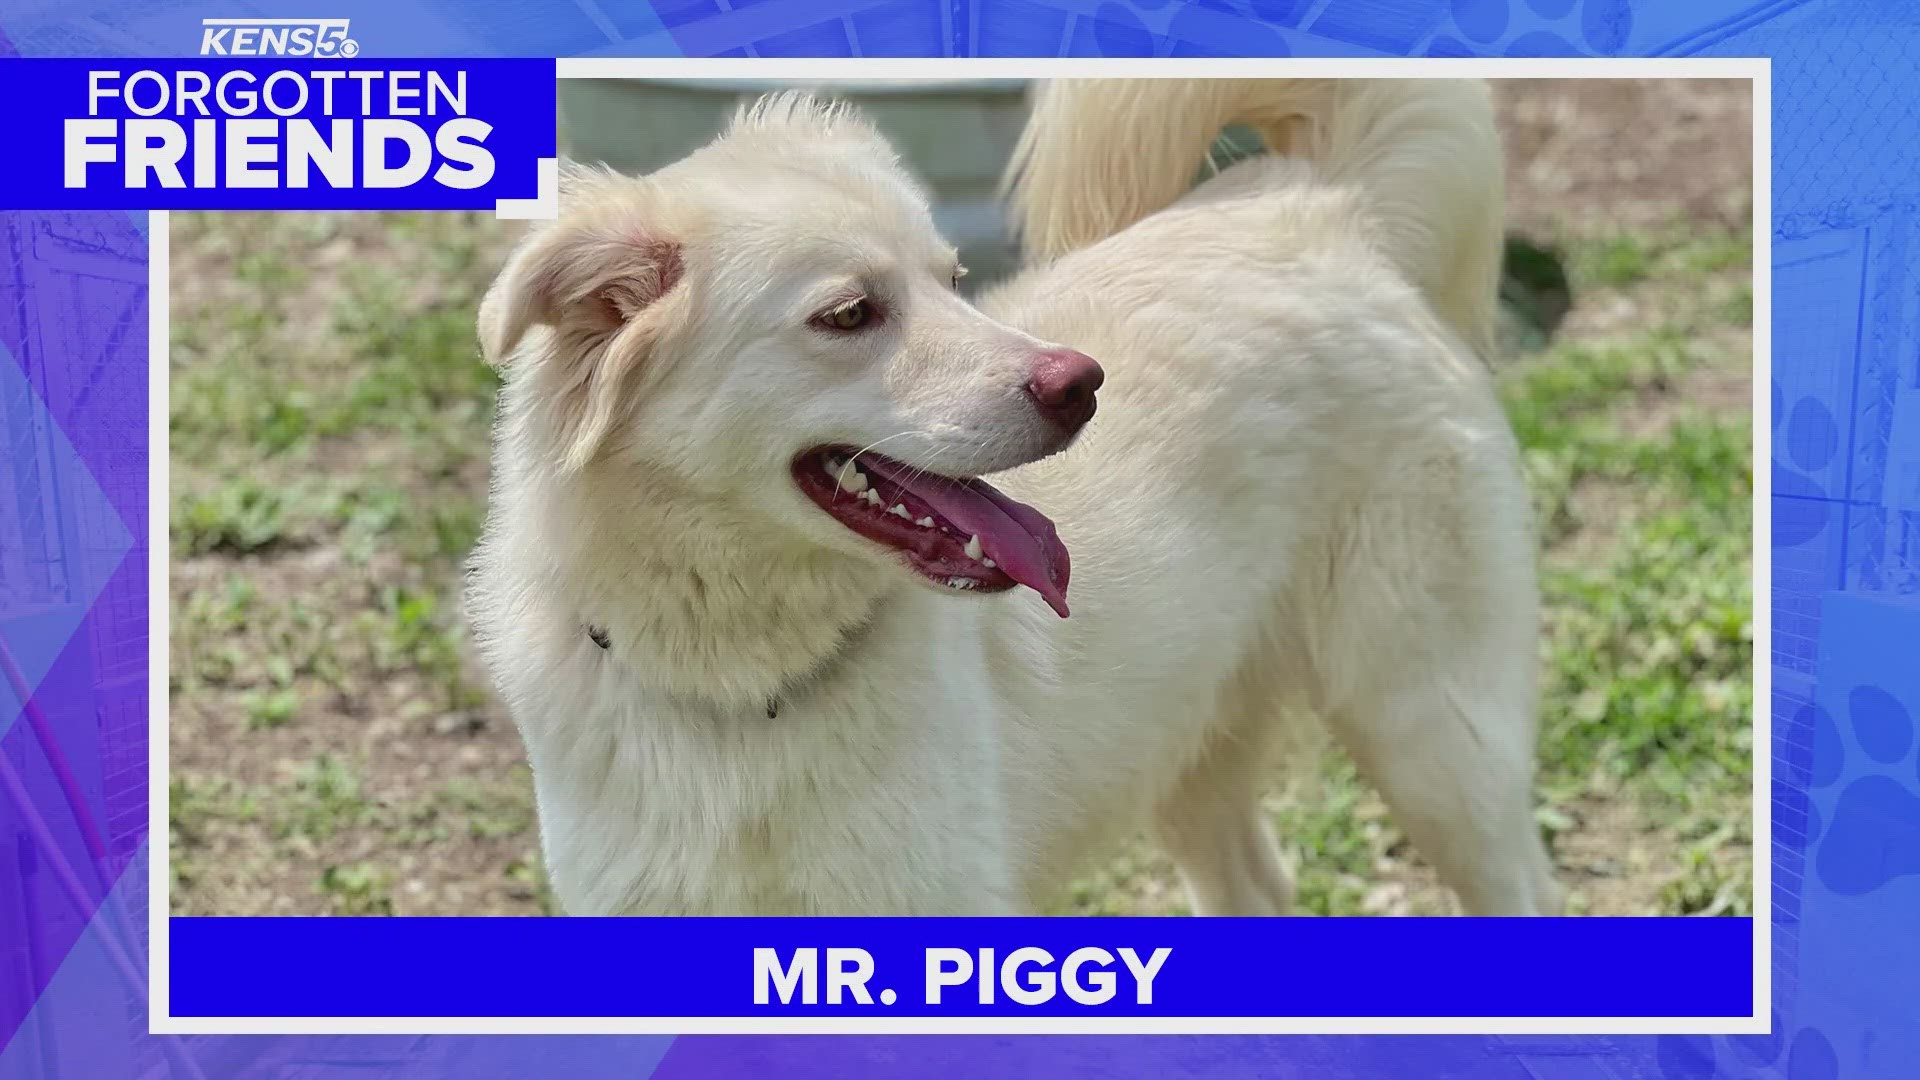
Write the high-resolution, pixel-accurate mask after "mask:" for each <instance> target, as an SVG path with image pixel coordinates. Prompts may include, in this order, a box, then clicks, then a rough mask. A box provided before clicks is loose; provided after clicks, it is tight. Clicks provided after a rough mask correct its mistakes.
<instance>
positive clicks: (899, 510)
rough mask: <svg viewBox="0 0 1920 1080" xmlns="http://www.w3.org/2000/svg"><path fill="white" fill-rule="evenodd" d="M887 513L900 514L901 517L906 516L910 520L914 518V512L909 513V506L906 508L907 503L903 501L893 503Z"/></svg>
mask: <svg viewBox="0 0 1920 1080" xmlns="http://www.w3.org/2000/svg"><path fill="white" fill-rule="evenodd" d="M887 513H889V514H898V515H900V516H901V517H903V518H906V519H907V520H908V521H912V520H913V515H912V514H909V513H907V508H906V506H905V505H903V504H901V503H894V504H893V505H892V506H890V507H888V508H887Z"/></svg>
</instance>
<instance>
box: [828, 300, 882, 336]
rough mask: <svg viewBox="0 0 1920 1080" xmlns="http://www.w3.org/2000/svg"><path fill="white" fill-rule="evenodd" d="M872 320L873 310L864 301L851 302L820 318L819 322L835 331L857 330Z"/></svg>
mask: <svg viewBox="0 0 1920 1080" xmlns="http://www.w3.org/2000/svg"><path fill="white" fill-rule="evenodd" d="M872 318H873V308H872V307H871V306H870V305H869V304H868V303H867V302H866V301H865V300H852V301H849V302H847V303H845V304H841V305H840V306H839V307H837V308H834V309H833V310H832V311H829V312H827V313H826V314H825V315H822V316H820V322H822V323H824V324H825V325H827V326H830V327H832V328H833V329H835V330H858V329H860V328H861V327H863V326H865V325H867V321H868V320H869V319H872Z"/></svg>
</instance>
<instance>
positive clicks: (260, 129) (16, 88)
mask: <svg viewBox="0 0 1920 1080" xmlns="http://www.w3.org/2000/svg"><path fill="white" fill-rule="evenodd" d="M0 101H6V102H8V103H10V106H11V107H10V109H9V116H8V124H9V140H8V142H9V149H10V151H11V154H10V155H9V157H10V163H9V165H8V167H7V168H6V169H5V170H4V171H0V206H8V207H13V208H17V209H37V210H52V209H63V210H64V209H76V210H77V209H87V210H105V209H126V210H132V209H141V210H492V209H494V208H495V204H496V203H497V202H498V201H499V200H502V199H525V200H531V199H537V198H539V197H540V195H541V192H540V179H539V178H540V174H541V169H540V164H539V163H540V161H541V160H542V159H545V158H553V157H554V156H555V144H556V138H555V130H556V124H557V114H556V107H555V97H554V63H553V61H551V60H518V59H514V60H508V59H486V60H401V59H384V58H383V59H380V60H371V59H365V58H363V59H361V60H358V61H353V60H344V59H312V58H295V57H278V58H273V59H262V58H252V59H233V58H229V57H221V56H207V57H201V58H197V59H192V60H138V61H130V60H112V59H101V60H64V59H63V60H50V59H35V60H12V61H9V62H8V63H6V64H4V65H0Z"/></svg>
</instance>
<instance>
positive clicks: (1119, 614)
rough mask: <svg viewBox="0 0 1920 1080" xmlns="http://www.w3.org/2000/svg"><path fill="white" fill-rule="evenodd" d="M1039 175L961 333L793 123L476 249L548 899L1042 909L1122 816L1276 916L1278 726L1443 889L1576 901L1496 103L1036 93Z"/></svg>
mask: <svg viewBox="0 0 1920 1080" xmlns="http://www.w3.org/2000/svg"><path fill="white" fill-rule="evenodd" d="M1236 121H1237V122H1243V123H1248V124H1251V125H1253V126H1255V127H1257V128H1258V129H1259V130H1261V131H1262V133H1263V134H1264V135H1265V136H1266V139H1267V142H1268V145H1269V146H1270V147H1271V148H1272V149H1273V150H1274V152H1273V153H1272V154H1269V155H1268V156H1265V157H1262V158H1259V159H1256V160H1254V161H1251V162H1247V163H1244V164H1241V165H1238V166H1235V167H1234V168H1231V169H1229V170H1227V171H1226V172H1224V173H1222V174H1221V175H1219V176H1217V177H1215V178H1213V179H1211V180H1209V181H1208V182H1206V183H1205V184H1203V185H1201V186H1200V188H1199V189H1198V190H1197V191H1194V192H1193V193H1191V194H1188V193H1187V188H1188V185H1189V182H1190V180H1191V177H1192V176H1193V174H1194V171H1195V169H1196V168H1197V167H1198V166H1199V165H1200V164H1201V162H1202V161H1203V159H1204V155H1205V152H1206V148H1207V147H1208V145H1209V144H1210V143H1211V141H1212V139H1213V137H1214V135H1215V133H1216V132H1217V131H1218V130H1219V129H1220V127H1221V126H1222V125H1224V124H1226V123H1229V122H1236ZM1019 164H1020V170H1021V172H1020V180H1019V184H1018V186H1017V187H1016V189H1015V196H1016V200H1017V202H1018V204H1019V205H1020V207H1021V209H1022V214H1023V223H1024V226H1025V232H1026V239H1027V244H1028V248H1029V251H1030V252H1031V253H1033V254H1035V255H1037V256H1038V257H1040V258H1041V259H1044V260H1047V263H1046V265H1045V266H1044V267H1043V268H1040V269H1035V270H1032V271H1029V272H1027V273H1025V274H1023V275H1021V276H1020V277H1018V278H1017V279H1016V280H1014V281H1013V282H1011V283H1010V284H1008V285H1006V286H1005V287H1003V288H1001V289H999V290H998V291H996V292H995V293H994V294H993V295H992V296H990V297H989V298H987V299H986V300H985V301H984V302H983V303H982V304H981V306H980V307H979V308H975V307H974V306H972V305H970V304H968V303H967V302H965V301H964V300H963V299H961V298H960V297H959V296H958V295H957V293H956V292H955V291H954V290H953V288H952V285H953V282H954V280H955V277H956V274H957V272H958V270H957V267H956V266H955V265H954V261H953V253H952V249H951V248H950V247H949V246H948V245H946V244H945V243H944V242H943V241H942V240H941V238H940V237H939V235H938V234H937V232H936V231H935V229H934V227H933V225H932V223H931V219H930V216H929V214H928V211H927V207H926V202H925V199H924V196H923V195H922V194H921V192H920V191H919V189H918V188H917V186H916V185H915V184H914V183H913V181H912V180H911V179H910V178H909V177H907V176H906V175H905V174H904V173H903V172H902V171H901V170H900V169H899V168H898V166H897V165H896V164H895V162H894V158H893V155H892V153H891V152H890V151H889V150H888V148H887V147H886V145H885V144H884V142H883V141H882V140H881V138H880V137H879V136H878V135H877V134H876V133H875V132H874V131H873V129H872V128H871V127H869V126H868V125H866V124H865V123H863V122H862V121H861V120H860V119H859V118H858V117H857V116H855V115H852V114H850V113H849V112H847V111H845V110H842V109H838V108H832V107H826V106H822V105H819V104H817V103H815V102H813V101H811V100H809V99H806V98H803V97H794V96H781V97H777V98H774V99H771V100H769V101H766V102H763V103H762V104H760V105H759V106H757V107H755V108H754V109H752V110H750V111H748V112H746V113H744V114H743V115H742V116H741V117H740V118H739V119H738V120H736V122H735V123H734V125H733V126H732V127H731V128H730V129H729V131H728V132H727V133H725V134H724V135H723V136H722V137H721V138H719V139H718V140H716V141H715V142H714V143H713V144H712V145H710V146H708V147H707V148H705V149H703V150H701V151H699V152H697V153H696V154H694V155H692V156H691V157H689V158H688V159H686V160H685V161H682V162H680V163H677V164H675V165H673V166H670V167H668V168H667V169H664V170H662V171H660V172H659V173H656V174H654V175H652V176H649V177H645V178H641V179H633V178H626V177H620V176H615V175H611V174H605V173H595V172H578V171H576V172H573V173H570V175H569V177H568V180H567V183H566V185H565V188H564V190H563V198H562V205H563V216H562V218H561V219H560V220H559V221H558V222H557V223H555V224H553V225H551V226H548V227H546V228H544V229H542V230H541V231H539V232H538V233H536V234H535V235H534V236H532V237H531V238H530V239H529V240H528V241H527V242H526V243H525V244H523V245H522V247H521V249H520V250H519V251H518V252H517V253H516V254H515V256H514V258H513V260H512V261H511V263H510V264H509V265H508V267H507V268H506V269H505V270H504V271H503V272H502V274H501V276H500V279H499V281H498V282H497V283H496V285H495V287H494V289H493V291H492V292H491V293H490V294H489V297H488V300H487V303H486V305H485V307H484V309H483V311H482V315H481V336H482V341H483V344H484V346H485V348H486V351H487V353H488V355H489V357H490V358H492V359H493V360H495V361H496V362H500V363H504V364H506V365H507V369H508V378H507V383H506V387H505V390H504V391H503V396H502V409H501V420H500V425H499V433H498V437H497V445H496V453H495V477H494V496H493V502H492V508H491V513H490V516H489V521H488V526H487V532H486V536H485V539H484V542H483V544H482V547H481V549H480V551H479V552H478V553H477V554H476V557H475V562H474V571H473V576H472V582H471V587H470V594H469V606H470V611H471V614H472V619H473V622H474V625H475V627H476V630H477V636H478V638H479V640H480V642H481V645H482V649H483V652H484V655H485V658H486V661H487V663H488V665H489V666H490V668H491V669H492V671H493V673H494V676H495V679H496V682H497V683H498V686H499V688H500V691H501V693H502V695H503V696H504V698H505V700H506V702H507V704H508V706H509V708H510V709H511V711H512V713H513V715H514V717H515V720H516V721H517V723H518V724H519V726H520V729H521V731H522V733H523V736H524V738H525V741H526V744H527V750H528V753H529V756H530V758H531V760H532V763H533V768H534V776H535V781H536V785H537V790H538V799H539V810H540V821H541V835H542V841H543V845H544V848H545V853H546V858H547V863H548V868H549V871H550V874H551V877H552V881H553V885H554V889H555V891H556V894H557V895H558V897H559V899H560V901H561V903H562V904H563V906H564V907H565V909H566V910H567V911H568V912H570V913H573V914H666V915H670V914H734V913H745V914H857V915H899V914H1000V913H1020V912H1031V911H1037V910H1042V909H1044V908H1045V907H1046V906H1047V905H1048V904H1049V902H1050V901H1052V900H1053V899H1054V898H1055V897H1056V896H1057V894H1058V892H1059V890H1060V889H1061V888H1062V887H1063V886H1065V885H1066V884H1067V883H1068V882H1069V881H1070V880H1071V879H1072V877H1073V875H1074V874H1075V872H1076V871H1078V870H1080V869H1082V868H1083V867H1084V866H1085V865H1086V863H1087V861H1088V860H1090V859H1095V858H1098V857H1099V856H1100V855H1101V854H1102V853H1104V852H1107V851H1109V850H1110V849H1111V846H1112V845H1113V844H1115V843H1116V842H1118V841H1120V840H1123V839H1124V838H1126V837H1127V836H1129V835H1132V834H1133V833H1135V832H1137V831H1139V830H1141V829H1143V828H1145V829H1148V830H1150V831H1151V833H1152V834H1153V835H1154V836H1155V837H1157V838H1158V840H1159V841H1160V842H1161V843H1162V844H1163V845H1164V846H1165V848H1166V849H1167V851H1168V852H1169V854H1170V855H1171V856H1172V857H1173V859H1174V861H1175V862H1176V863H1177V864H1178V866H1179V868H1180V872H1181V874H1182V877H1183V878H1184V880H1185V883H1186V885H1187V888H1188V891H1189V893H1190V895H1191V898H1192V900H1193V905H1194V908H1195V909H1196V910H1197V911H1199V912H1201V913H1203V914H1234V915H1265V914H1278V913H1281V912H1283V911H1285V910H1286V908H1287V905H1288V901H1289V894H1290V886H1289V883H1288V879H1287V875H1286V873H1285V871H1284V869H1283V867H1282V863H1281V860H1280V857H1279V854H1278V850H1277V847H1276V843H1275V839H1274V837H1273V836H1272V835H1271V833H1270V830H1269V826H1268V824H1267V821H1266V818H1265V815H1264V814H1263V812H1262V811H1261V808H1260V805H1259V799H1260V796H1261V793H1262V790H1263V787H1264V786H1265V784H1266V783H1267V782H1268V781H1269V780H1270V778H1271V776H1272V775H1273V769H1274V765H1275V762H1274V760H1273V758H1274V755H1275V751H1276V749H1277V748H1278V747H1279V746H1280V744H1281V743H1282V741H1283V736H1284V735H1285V733H1286V725H1287V724H1288V723H1291V722H1293V721H1290V720H1289V719H1288V717H1289V715H1290V714H1293V713H1294V712H1296V709H1295V707H1296V706H1298V711H1300V712H1305V713H1312V714H1316V715H1317V716H1318V717H1319V718H1321V719H1322V720H1323V721H1324V722H1325V723H1326V725H1327V726H1328V727H1329V728H1330V729H1331V730H1332V731H1333V732H1334V734H1335V735H1336V736H1337V737H1338V738H1339V739H1340V740H1341V741H1342V743H1343V744H1344V745H1345V746H1346V747H1347V748H1348V749H1349V750H1351V751H1352V752H1353V754H1354V755H1355V757H1356V758H1357V759H1358V760H1359V761H1360V763H1361V764H1362V766H1363V768H1364V769H1365V771H1366V773H1367V774H1368V776H1369V777H1370V778H1371V779H1372V780H1373V781H1374V782H1375V783H1376V784H1377V785H1378V786H1379V787H1380V789H1381V791H1382V792H1383V794H1384V795H1385V797H1386V799H1387V801H1388V803H1389V804H1390V805H1391V807H1392V809H1393V812H1394V813H1395V815H1396V817H1397V819H1398V821H1399V822H1400V823H1401V825H1402V826H1403V827H1404V828H1405V829H1406V831H1407V832H1408V834H1409V835H1410V836H1411V837H1412V839H1413V841H1414V842H1415V844H1416V845H1417V846H1418V848H1419V850H1420V851H1421V852H1422V853H1423V854H1424V855H1425V857H1426V858H1427V859H1428V860H1429V861H1431V862H1432V863H1433V864H1434V865H1435V866H1436V867H1438V869H1439V871H1440V874H1441V876H1442V878H1443V879H1444V880H1445V881H1446V882H1447V883H1448V884H1449V885H1451V886H1452V887H1453V888H1454V889H1455V890H1456V891H1457V892H1458V893H1459V895H1460V897H1461V898H1462V900H1463V903H1464V906H1465V908H1466V909H1467V910H1468V911H1469V912H1472V913H1478V914H1542V913H1552V912H1555V911H1557V909H1558V906H1559V889H1558V887H1557V886H1556V885H1555V883H1554V882H1553V880H1552V876H1551V873H1550V866H1549V863H1548V860H1547V857H1546V854H1545V852H1544V850H1543V848H1542V845H1541V843H1540V840H1539V838H1538V835H1537V832H1536V829H1535V826H1534V823H1533V815H1532V813H1531V806H1530V795H1529V787H1530V780H1531V774H1532V764H1533V742H1534V710H1535V690H1534V681H1535V663H1536V658H1535V656H1536V654H1535V650H1536V634H1537V628H1536V619H1537V612H1536V602H1535V596H1534V579H1533V567H1532V544H1531V539H1530V535H1529V528H1528V511H1527V500H1526V494H1525V490H1524V487H1523V486H1522V482H1521V476H1520V471H1519V467H1518V463H1517V460H1516V453H1515V448H1514V445H1513V441H1512V438H1511V435H1510V433H1509V431H1508V429H1507V425H1506V422H1505V420H1504V418H1503V416H1502V414H1501V411H1500V408H1499V406H1498V404H1497V402H1496V400H1495V398H1494V395H1493V392H1492V389H1491V385H1490V381H1489V379H1488V376H1487V373H1486V368H1485V365H1484V363H1483V358H1484V354H1485V351H1486V349H1487V348H1488V341H1489V339H1490V337H1491V326H1492V318H1493V312H1494V290H1495V286H1496V273H1497V267H1498V259H1499V247H1500V171H1501V161H1500V153H1499V146H1498V141H1497V139H1496V137H1495V135H1494V132H1493V127H1492V120H1491V111H1490V108H1489V105H1488V102H1487V98H1486V91H1485V89H1484V87H1482V86H1479V85H1478V84H1472V83H1456V82H1434V81H1418V82H1405V83H1400V82H1392V83H1377V82H1365V83H1363V82H1303V81H1285V80H1263V81H1225V80H1218V81H1212V80H1210V81H1173V80H1151V81H1142V82H1137V83H1131V82H1123V83H1067V84H1055V85H1052V86H1050V87H1048V88H1046V89H1045V90H1044V91H1043V93H1042V94H1041V97H1040V99H1039V101H1038V102H1037V103H1036V112H1035V116H1034V119H1033V122H1032V124H1031V126H1030V127H1029V130H1028V132H1027V134H1026V136H1025V140H1024V142H1023V148H1022V155H1021V159H1020V162H1019ZM1090 358H1091V359H1090ZM1096 361H1097V363H1096ZM1103 380H1104V382H1103ZM1096 392H1097V396H1098V401H1099V409H1098V417H1097V419H1096V418H1094V401H1095V398H1096ZM1009 470H1010V471H1009ZM986 474H995V475H994V477H993V481H992V485H991V486H989V485H988V484H987V483H986V482H984V481H981V480H978V479H977V478H978V477H980V476H982V475H986ZM1056 529H1057V533H1056ZM1069 553H1071V554H1070V556H1069ZM1069 568H1070V570H1071V572H1070V573H1069ZM1069 614H1070V617H1068V618H1062V616H1068V615H1069ZM1304 854H1305V857H1307V858H1311V857H1312V852H1310V851H1309V852H1306V853H1304Z"/></svg>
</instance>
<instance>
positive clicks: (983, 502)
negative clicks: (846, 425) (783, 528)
mask: <svg viewBox="0 0 1920 1080" xmlns="http://www.w3.org/2000/svg"><path fill="white" fill-rule="evenodd" d="M860 464H861V465H862V466H863V467H865V468H867V469H870V470H872V471H873V472H876V473H879V474H880V475H881V476H882V477H883V478H885V479H886V480H887V481H889V482H890V483H893V484H897V485H899V486H900V487H903V488H906V489H907V490H908V491H911V492H913V494H914V495H916V496H917V497H919V498H920V499H921V500H922V501H924V502H925V503H926V504H927V505H928V506H931V507H932V508H933V510H934V512H935V513H937V514H939V515H940V516H941V517H943V518H945V519H947V521H948V522H950V523H952V525H953V527H954V528H956V529H958V530H960V531H961V532H965V533H971V534H973V535H975V536H978V537H979V538H980V546H981V548H982V549H984V550H985V552H986V555H987V557H988V558H990V559H992V560H993V561H994V565H996V566H998V567H999V568H1000V569H1001V570H1002V571H1004V572H1005V573H1006V575H1007V576H1008V577H1010V578H1012V579H1013V580H1015V581H1017V582H1019V583H1020V584H1022V585H1025V586H1026V587H1027V588H1029V589H1032V590H1033V591H1034V592H1037V593H1039V594H1040V597H1041V599H1043V600H1045V601H1046V602H1047V606H1048V607H1051V608H1052V609H1053V610H1054V611H1056V612H1058V613H1059V615H1060V617H1061V618H1063V619H1064V618H1066V617H1067V576H1068V571H1069V569H1070V566H1069V560H1068V558H1067V548H1066V545H1064V544H1062V543H1061V542H1060V537H1059V534H1058V533H1056V532H1055V531H1054V527H1053V522H1051V521H1049V520H1047V516H1046V515H1045V514H1042V513H1041V512H1040V511H1038V510H1035V509H1034V508H1033V507H1031V506H1028V505H1026V504H1025V503H1022V502H1017V501H1015V500H1013V499H1010V498H1008V497H1007V496H1006V495H1004V494H1002V493H1001V492H999V491H998V490H996V489H995V488H994V487H993V485H991V484H989V483H987V482H986V481H985V480H953V479H950V478H948V477H944V476H938V475H935V474H932V473H924V472H919V471H918V470H915V469H909V468H906V467H905V466H902V465H899V464H897V463H895V462H891V461H886V460H884V459H880V458H877V457H875V456H873V455H867V456H864V457H862V458H861V459H860Z"/></svg>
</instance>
